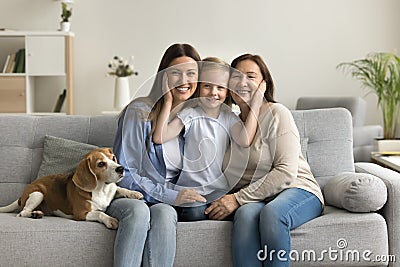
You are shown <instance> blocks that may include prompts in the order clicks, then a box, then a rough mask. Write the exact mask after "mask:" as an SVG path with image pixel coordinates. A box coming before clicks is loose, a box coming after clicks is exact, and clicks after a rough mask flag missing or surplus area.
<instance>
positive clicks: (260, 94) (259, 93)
mask: <svg viewBox="0 0 400 267" xmlns="http://www.w3.org/2000/svg"><path fill="white" fill-rule="evenodd" d="M266 90H267V83H266V82H265V81H264V80H262V81H261V83H260V84H259V85H258V87H257V89H256V90H255V92H254V94H253V98H252V100H251V101H252V104H253V105H259V106H261V104H262V103H263V100H264V93H265V91H266Z"/></svg>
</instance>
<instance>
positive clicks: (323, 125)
mask: <svg viewBox="0 0 400 267" xmlns="http://www.w3.org/2000/svg"><path fill="white" fill-rule="evenodd" d="M292 114H293V117H294V120H295V122H296V125H297V128H298V130H299V133H300V137H301V138H307V139H308V142H307V148H306V150H307V153H306V155H307V161H308V163H309V165H310V167H311V171H312V173H313V174H314V176H315V178H316V180H317V181H318V183H319V184H320V186H321V187H323V186H324V185H325V184H326V182H327V180H328V179H329V178H330V177H331V176H333V175H336V174H338V173H341V172H354V160H353V126H352V118H351V114H350V112H349V111H348V110H347V109H345V108H327V109H315V110H293V111H292Z"/></svg>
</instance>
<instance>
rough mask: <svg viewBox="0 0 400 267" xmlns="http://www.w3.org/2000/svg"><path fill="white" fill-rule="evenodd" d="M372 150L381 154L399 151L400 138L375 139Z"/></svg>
mask: <svg viewBox="0 0 400 267" xmlns="http://www.w3.org/2000/svg"><path fill="white" fill-rule="evenodd" d="M374 151H375V152H379V153H383V154H385V153H387V154H390V153H393V152H400V139H375V140H374Z"/></svg>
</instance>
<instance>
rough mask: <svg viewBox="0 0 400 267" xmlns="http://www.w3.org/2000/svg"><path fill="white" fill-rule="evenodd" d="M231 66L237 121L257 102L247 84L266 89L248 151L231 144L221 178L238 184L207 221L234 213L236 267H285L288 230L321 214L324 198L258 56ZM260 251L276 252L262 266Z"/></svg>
mask: <svg viewBox="0 0 400 267" xmlns="http://www.w3.org/2000/svg"><path fill="white" fill-rule="evenodd" d="M231 67H232V68H235V69H236V70H237V71H235V72H233V73H232V75H231V78H230V82H229V88H230V89H231V90H232V98H233V100H234V101H235V102H236V104H237V105H239V107H240V111H241V113H240V118H241V119H242V120H245V119H246V118H247V113H248V112H249V110H250V108H249V103H250V101H251V100H252V97H257V94H254V89H252V88H254V87H255V86H251V84H253V85H257V84H260V83H261V82H262V81H265V82H266V84H267V89H266V92H265V94H264V98H265V100H264V103H263V104H262V105H261V107H260V111H259V128H258V129H257V132H256V134H255V137H254V140H253V142H252V144H251V146H250V151H249V152H244V151H243V150H242V149H240V148H239V147H238V146H237V145H236V144H235V143H232V146H231V149H232V153H231V154H230V155H232V157H231V158H230V159H229V165H230V166H231V167H228V168H227V169H226V170H225V175H226V176H227V177H228V178H229V177H233V179H234V178H235V177H237V176H239V177H241V180H240V181H239V183H238V184H237V185H236V187H235V188H234V190H233V191H232V193H231V194H227V195H225V196H224V197H222V198H220V199H219V200H217V201H215V202H213V203H212V204H211V205H210V207H209V208H208V209H207V210H206V213H207V214H208V215H209V217H210V218H211V219H215V220H222V219H224V218H226V217H227V216H229V215H230V214H233V213H234V212H235V213H234V220H233V231H232V242H233V244H232V254H233V261H234V265H235V266H262V265H264V266H289V264H290V259H289V252H290V246H291V243H290V230H291V229H294V228H296V227H298V226H300V225H302V224H304V223H306V222H307V221H309V220H311V219H313V218H316V217H317V216H319V215H320V214H321V212H322V208H323V203H324V202H323V196H322V193H321V190H320V187H319V186H318V184H317V182H316V180H315V179H314V177H313V175H312V173H311V170H310V167H309V165H308V163H307V161H306V160H305V159H304V157H303V155H302V154H301V150H300V137H299V132H298V130H297V127H296V125H295V122H294V119H293V117H292V114H291V113H290V111H289V110H288V109H287V108H286V107H284V106H283V105H281V104H279V103H276V101H275V100H274V84H273V81H272V77H271V75H270V73H269V70H268V68H267V66H266V64H265V63H264V61H263V60H262V59H261V57H259V56H257V55H251V54H244V55H242V56H239V57H238V58H236V59H234V60H233V62H232V64H231ZM243 162H245V163H246V164H243ZM235 166H241V167H243V170H240V168H236V167H235ZM265 246H267V248H268V252H271V251H275V252H276V253H271V254H272V257H267V259H265V261H264V262H262V261H261V260H263V259H261V260H260V259H258V258H257V255H258V254H257V253H258V251H259V250H260V249H263V248H264V247H265ZM278 252H279V253H278ZM269 255H270V254H268V256H269ZM277 255H279V257H277ZM282 259H283V260H282Z"/></svg>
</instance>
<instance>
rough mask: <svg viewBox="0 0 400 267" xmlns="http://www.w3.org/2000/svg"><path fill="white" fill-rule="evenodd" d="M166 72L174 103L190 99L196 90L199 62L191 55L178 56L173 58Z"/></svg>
mask: <svg viewBox="0 0 400 267" xmlns="http://www.w3.org/2000/svg"><path fill="white" fill-rule="evenodd" d="M166 72H167V75H168V86H169V88H171V93H172V97H173V98H174V103H175V104H179V103H182V102H184V101H186V100H188V99H189V98H190V97H191V96H192V95H193V93H194V92H195V91H196V86H197V79H198V73H199V71H198V66H197V62H196V61H195V60H194V59H192V58H191V57H186V56H183V57H178V58H175V59H174V60H172V62H171V64H170V66H169V68H168V69H167V70H166Z"/></svg>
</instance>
